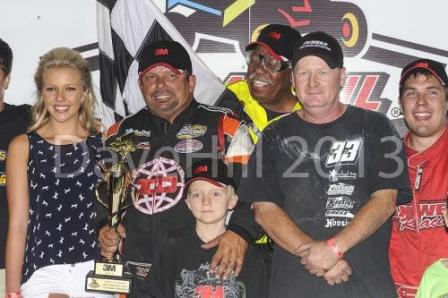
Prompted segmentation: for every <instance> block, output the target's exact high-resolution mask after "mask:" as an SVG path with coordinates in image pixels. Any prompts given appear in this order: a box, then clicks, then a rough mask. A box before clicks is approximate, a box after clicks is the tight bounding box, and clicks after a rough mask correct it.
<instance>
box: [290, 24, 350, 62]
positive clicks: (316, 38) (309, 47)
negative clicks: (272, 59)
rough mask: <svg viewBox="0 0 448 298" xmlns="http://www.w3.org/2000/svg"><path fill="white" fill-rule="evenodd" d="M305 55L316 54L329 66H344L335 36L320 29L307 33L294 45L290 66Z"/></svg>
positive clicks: (339, 46) (340, 49)
mask: <svg viewBox="0 0 448 298" xmlns="http://www.w3.org/2000/svg"><path fill="white" fill-rule="evenodd" d="M305 56H317V57H319V58H321V59H323V60H324V61H325V62H326V63H327V64H328V66H329V67H330V68H337V67H340V68H342V67H344V54H343V52H342V48H341V45H340V44H339V42H338V41H337V40H336V38H334V37H333V36H331V35H329V34H327V33H325V32H322V31H317V32H311V33H308V34H307V35H305V36H304V37H302V40H301V41H300V42H298V43H297V44H296V45H295V47H294V53H293V58H292V66H293V67H294V66H295V65H296V64H297V62H298V61H299V60H300V59H301V58H303V57H305Z"/></svg>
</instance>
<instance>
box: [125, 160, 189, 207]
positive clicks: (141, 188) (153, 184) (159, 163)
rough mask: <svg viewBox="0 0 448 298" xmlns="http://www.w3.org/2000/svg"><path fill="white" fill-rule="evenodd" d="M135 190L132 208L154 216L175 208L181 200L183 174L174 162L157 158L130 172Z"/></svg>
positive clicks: (183, 185) (183, 184) (183, 183)
mask: <svg viewBox="0 0 448 298" xmlns="http://www.w3.org/2000/svg"><path fill="white" fill-rule="evenodd" d="M132 179H133V180H132V181H133V185H134V186H135V188H136V190H134V192H133V193H132V195H133V202H134V206H135V208H136V209H137V210H139V211H140V212H142V213H145V214H155V213H160V212H163V211H166V210H168V209H170V208H171V207H173V206H175V205H176V204H177V203H178V202H179V201H180V199H181V198H182V195H183V191H184V187H185V172H184V170H183V169H182V167H181V166H180V165H179V164H177V163H176V161H174V160H172V159H168V158H164V157H159V158H156V159H153V160H151V161H150V162H147V163H144V164H142V165H141V166H140V167H139V168H138V169H136V170H134V171H133V172H132Z"/></svg>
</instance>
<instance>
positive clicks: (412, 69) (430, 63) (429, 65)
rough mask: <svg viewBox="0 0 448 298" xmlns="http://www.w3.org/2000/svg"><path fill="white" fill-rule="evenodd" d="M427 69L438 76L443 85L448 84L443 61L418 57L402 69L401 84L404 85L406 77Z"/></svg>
mask: <svg viewBox="0 0 448 298" xmlns="http://www.w3.org/2000/svg"><path fill="white" fill-rule="evenodd" d="M422 70H423V71H427V72H429V73H431V74H432V75H433V76H434V77H436V78H437V79H438V80H439V81H440V83H441V84H442V85H443V86H448V77H447V75H446V71H445V67H444V66H443V64H442V63H440V62H437V61H434V60H431V59H417V60H415V61H413V62H411V63H409V64H408V65H406V66H405V67H404V68H403V70H402V71H401V76H400V86H401V87H403V86H404V83H405V82H406V79H407V78H409V76H411V75H413V74H417V73H419V72H421V71H422Z"/></svg>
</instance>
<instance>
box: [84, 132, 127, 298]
mask: <svg viewBox="0 0 448 298" xmlns="http://www.w3.org/2000/svg"><path fill="white" fill-rule="evenodd" d="M126 136H127V135H124V136H123V137H120V138H117V140H116V141H115V142H113V143H112V144H111V149H112V150H113V151H114V152H117V153H118V154H119V155H120V157H121V158H120V160H119V161H118V162H117V163H116V164H114V165H113V166H111V167H109V168H107V169H103V171H104V176H103V179H102V181H101V182H100V183H99V185H98V186H97V189H96V198H97V200H98V201H99V202H100V203H101V204H102V205H104V206H105V207H106V208H107V209H108V215H109V216H108V220H109V226H110V227H111V228H112V229H116V228H117V226H118V224H119V223H120V221H121V219H122V215H123V212H124V211H125V210H126V209H127V208H128V207H129V206H130V204H131V202H132V201H131V200H129V199H128V192H129V187H130V185H131V177H130V171H129V169H128V165H127V163H126V157H127V155H128V154H129V153H130V152H134V151H135V150H136V147H135V145H134V143H133V142H131V141H130V140H124V138H125V137H126ZM101 186H106V187H107V195H106V196H104V195H103V196H101V194H100V192H99V191H98V188H99V187H101ZM131 288H132V275H131V274H129V273H125V272H124V265H123V263H122V262H121V260H120V256H119V255H118V254H117V253H115V254H114V255H113V257H112V258H110V259H103V260H100V261H98V260H97V261H95V268H94V270H92V271H90V272H89V273H88V274H87V277H86V290H88V291H97V292H103V293H123V294H129V293H130V292H131Z"/></svg>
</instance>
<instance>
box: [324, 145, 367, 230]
mask: <svg viewBox="0 0 448 298" xmlns="http://www.w3.org/2000/svg"><path fill="white" fill-rule="evenodd" d="M362 144H363V140H362V138H355V139H352V140H344V141H335V142H333V143H332V144H331V147H330V149H329V152H328V154H327V158H326V160H325V167H326V168H333V169H331V170H330V171H329V175H328V181H329V182H328V190H327V202H326V205H325V218H326V221H325V228H334V227H345V226H347V225H348V224H349V223H350V220H351V219H352V218H353V217H354V216H355V215H354V213H353V211H352V210H353V208H354V207H355V201H354V200H352V198H351V196H352V195H353V193H354V191H355V186H354V185H351V184H349V182H350V181H354V180H355V179H356V178H357V177H358V169H359V168H358V167H359V158H360V155H361V149H362Z"/></svg>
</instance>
